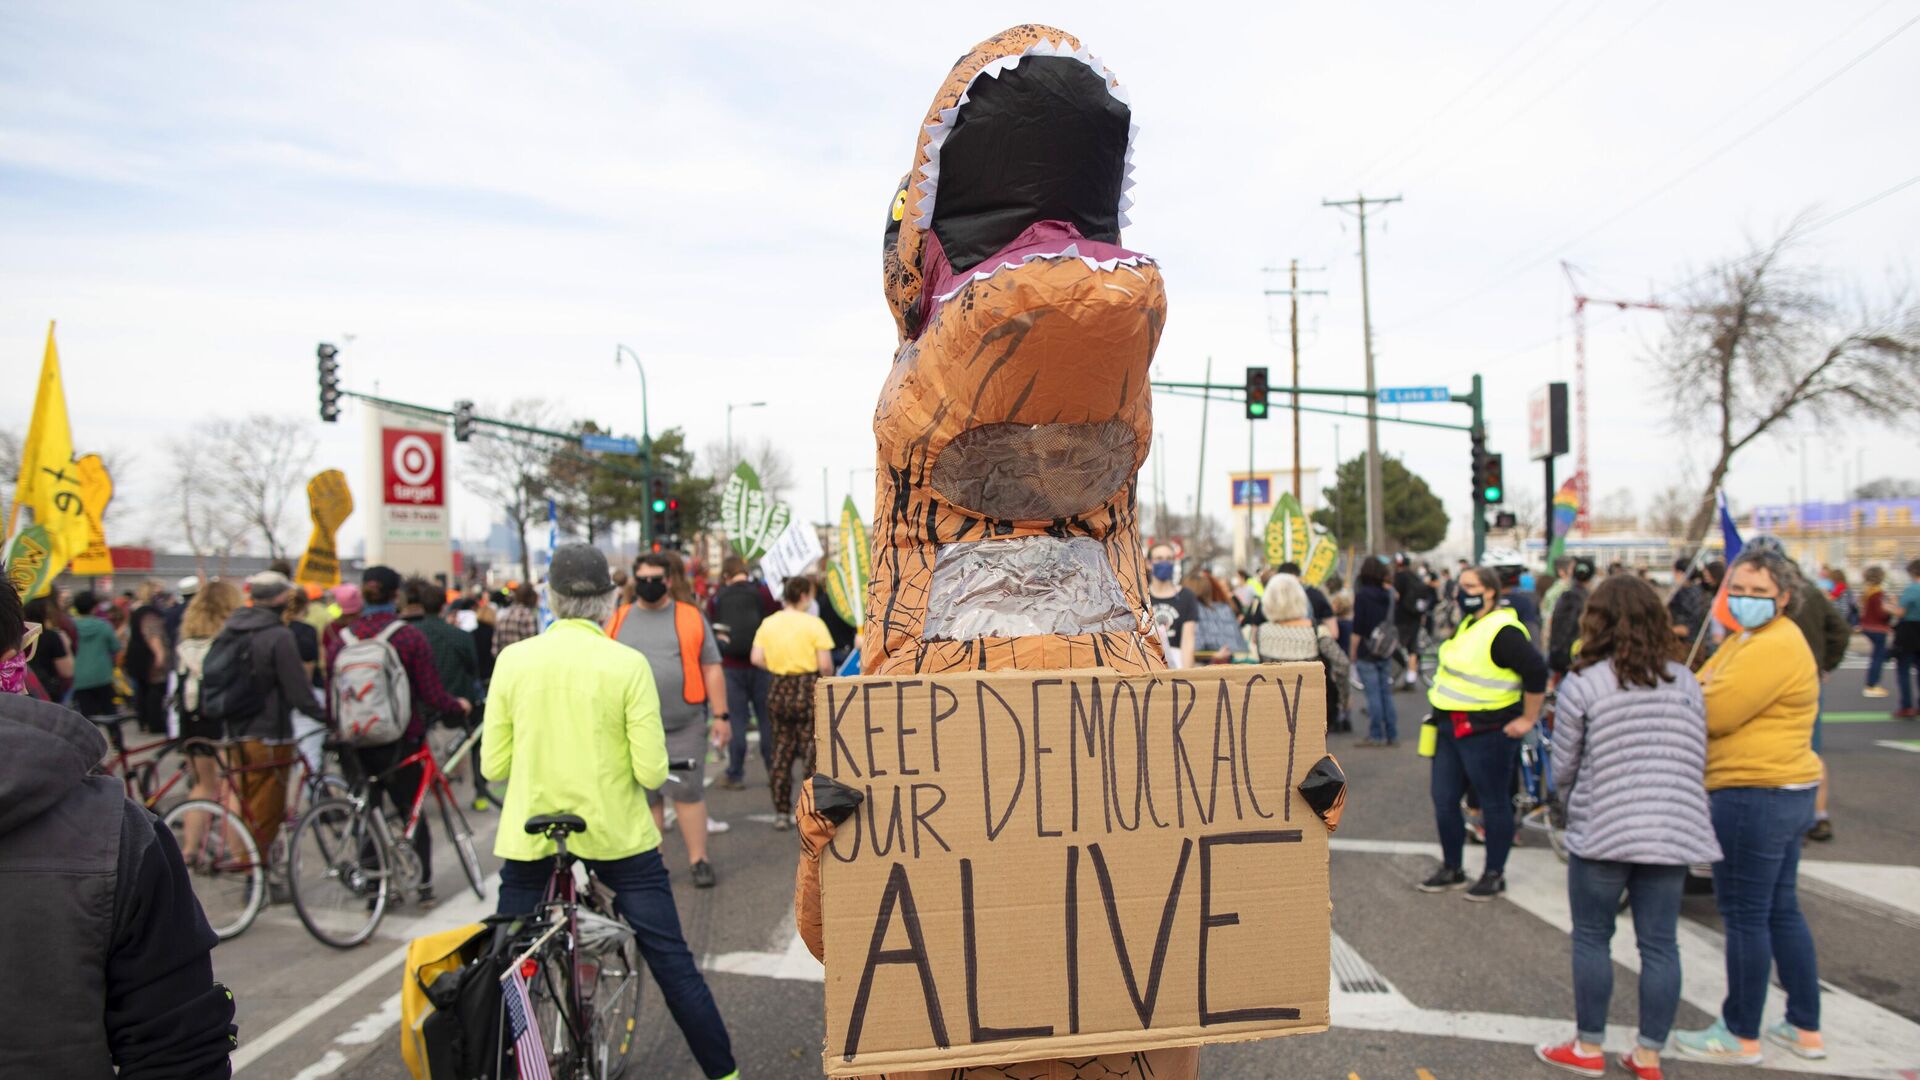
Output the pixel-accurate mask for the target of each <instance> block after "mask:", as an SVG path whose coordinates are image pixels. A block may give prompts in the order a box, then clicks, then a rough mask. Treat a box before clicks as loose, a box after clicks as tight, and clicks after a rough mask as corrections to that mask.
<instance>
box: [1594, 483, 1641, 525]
mask: <svg viewBox="0 0 1920 1080" xmlns="http://www.w3.org/2000/svg"><path fill="white" fill-rule="evenodd" d="M1635 517H1636V507H1635V501H1634V497H1633V492H1632V490H1631V489H1628V488H1616V489H1614V490H1613V491H1612V492H1610V493H1608V494H1606V495H1602V496H1601V497H1600V499H1599V501H1598V502H1597V503H1595V504H1594V508H1593V520H1594V524H1596V525H1601V526H1606V527H1609V528H1618V529H1631V528H1632V527H1633V523H1634V520H1635Z"/></svg>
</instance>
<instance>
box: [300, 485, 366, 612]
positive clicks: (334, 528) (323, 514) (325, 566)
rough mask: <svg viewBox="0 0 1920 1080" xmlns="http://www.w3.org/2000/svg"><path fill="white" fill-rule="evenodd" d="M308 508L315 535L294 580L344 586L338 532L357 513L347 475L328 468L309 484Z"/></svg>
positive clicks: (308, 545) (302, 558)
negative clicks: (335, 535)
mask: <svg viewBox="0 0 1920 1080" xmlns="http://www.w3.org/2000/svg"><path fill="white" fill-rule="evenodd" d="M307 508H308V509H307V512H308V516H310V517H311V518H313V536H312V537H311V538H309V539H308V540H307V552H306V554H304V555H302V556H300V566H299V567H298V568H297V569H296V570H295V571H294V573H293V576H294V580H295V581H297V582H299V583H300V584H302V585H318V586H320V587H321V588H323V589H326V588H332V587H333V586H335V585H338V584H340V553H339V551H338V550H336V549H335V547H334V533H336V532H338V531H339V529H340V525H341V523H342V522H344V521H346V520H347V518H348V517H350V516H351V515H352V514H353V493H352V492H350V491H348V490H347V475H346V474H345V473H343V472H341V471H340V470H339V469H328V470H327V471H326V472H323V473H321V474H320V475H318V476H316V477H314V478H313V479H311V480H309V481H307Z"/></svg>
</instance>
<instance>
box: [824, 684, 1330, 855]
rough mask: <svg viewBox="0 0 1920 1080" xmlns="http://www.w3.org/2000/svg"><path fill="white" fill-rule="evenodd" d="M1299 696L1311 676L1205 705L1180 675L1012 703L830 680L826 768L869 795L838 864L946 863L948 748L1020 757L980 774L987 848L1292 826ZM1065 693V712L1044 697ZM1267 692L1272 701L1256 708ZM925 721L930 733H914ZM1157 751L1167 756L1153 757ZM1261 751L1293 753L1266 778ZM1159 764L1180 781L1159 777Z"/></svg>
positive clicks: (968, 692)
mask: <svg viewBox="0 0 1920 1080" xmlns="http://www.w3.org/2000/svg"><path fill="white" fill-rule="evenodd" d="M1303 684H1304V676H1297V675H1296V676H1294V677H1292V678H1290V679H1284V680H1283V679H1276V678H1268V677H1267V676H1265V675H1255V676H1253V677H1252V678H1251V679H1249V680H1248V681H1247V682H1246V684H1245V685H1244V686H1241V687H1238V688H1236V687H1233V686H1230V685H1228V684H1226V683H1218V684H1216V685H1213V686H1206V687H1204V691H1205V692H1203V688H1202V687H1200V686H1196V685H1195V683H1194V682H1192V681H1190V680H1188V679H1183V678H1179V677H1160V678H1152V679H1147V680H1140V679H1137V678H1136V679H1121V678H1117V677H1116V678H1108V679H1105V680H1103V679H1102V678H1101V677H1100V676H1085V677H1076V678H1072V679H1067V678H1058V679H1038V680H1035V681H1034V682H1033V683H1032V684H1031V691H1030V693H1029V694H1025V695H1021V698H1020V699H1019V700H1009V699H1008V698H1007V697H1006V696H1005V695H1004V694H1003V693H1002V692H1001V691H1000V690H998V689H996V688H995V687H993V686H991V685H989V684H988V683H986V682H977V683H974V684H973V685H972V686H970V687H968V686H961V687H959V688H958V689H956V688H955V687H953V686H950V685H946V684H942V683H938V682H928V681H924V680H920V679H902V680H861V681H859V682H857V683H848V684H845V685H839V684H835V683H833V682H828V683H825V684H824V686H823V691H822V692H823V693H824V695H825V704H826V710H825V716H824V717H823V718H822V719H823V720H824V722H825V724H826V726H827V737H826V743H827V749H828V757H829V760H828V762H826V764H827V766H828V767H827V770H826V771H827V772H828V774H829V775H831V776H833V777H834V778H835V779H836V780H839V781H840V782H841V783H843V784H848V785H850V786H853V787H858V788H861V789H862V790H863V793H864V794H865V795H866V797H867V801H866V803H865V804H864V807H863V812H862V813H861V814H860V818H861V820H862V821H863V822H864V828H862V829H860V830H847V831H845V832H842V833H841V834H839V835H838V836H836V837H835V840H834V844H833V845H832V851H833V855H834V857H836V858H838V859H840V860H841V861H843V862H851V861H853V860H854V859H857V858H859V857H861V845H862V844H865V845H867V848H866V854H867V855H869V856H893V857H896V858H898V857H902V856H905V857H909V858H915V859H917V858H919V857H920V856H921V855H922V854H923V853H924V852H926V851H927V850H929V849H930V848H931V847H932V846H936V845H937V846H938V847H939V849H940V850H941V851H951V850H952V848H951V846H950V844H949V839H950V837H951V835H952V829H953V828H954V826H953V825H952V824H949V823H948V822H945V821H943V820H942V819H941V818H940V816H939V815H940V811H941V809H942V807H943V806H944V805H945V804H946V802H947V781H946V780H945V779H944V778H943V776H942V771H941V747H942V740H943V739H945V740H947V746H948V754H947V756H948V759H949V760H951V759H952V758H953V756H954V755H953V750H952V740H954V739H957V738H965V739H974V740H977V741H978V745H979V748H980V754H979V757H978V758H972V755H968V756H969V759H970V760H972V761H992V760H1005V758H1004V755H1005V754H1006V753H1007V751H1008V750H1012V751H1013V758H1012V760H1013V761H1017V763H1018V765H1017V767H1016V768H1014V769H1012V771H1011V772H1010V774H1009V773H1004V772H1003V773H1002V774H1001V775H996V774H995V771H994V770H987V769H980V770H979V774H978V776H977V777H970V778H969V780H968V782H973V783H978V784H979V785H980V789H981V790H980V794H981V802H982V805H983V806H984V809H985V820H984V822H983V823H982V824H983V825H984V832H983V833H981V834H978V835H983V836H984V837H985V839H986V840H988V841H995V840H998V839H1000V837H1001V835H1002V834H1003V833H1005V832H1006V830H1007V829H1009V828H1015V829H1031V835H1033V836H1037V837H1054V836H1066V835H1079V834H1084V833H1090V832H1093V831H1095V830H1098V831H1100V832H1104V833H1114V832H1133V831H1136V830H1138V829H1141V828H1143V827H1145V828H1155V829H1168V828H1186V827H1187V826H1188V822H1189V815H1191V816H1192V820H1193V821H1196V822H1198V823H1199V824H1201V825H1211V824H1213V823H1214V822H1215V821H1216V820H1220V819H1221V818H1220V815H1221V814H1223V813H1225V812H1227V810H1228V809H1229V807H1230V808H1231V813H1232V816H1233V819H1234V820H1236V821H1248V820H1256V819H1266V820H1271V819H1274V818H1276V817H1278V818H1281V819H1283V820H1292V817H1293V805H1292V804H1293V787H1292V785H1291V784H1289V783H1288V782H1287V778H1288V776H1290V775H1291V774H1292V773H1293V771H1294V750H1295V744H1296V742H1297V738H1298V728H1299V722H1300V698H1301V693H1302V691H1303V689H1304V685H1303ZM1059 694H1064V695H1065V697H1066V702H1065V705H1066V708H1064V709H1061V708H1059V707H1057V705H1056V704H1054V703H1053V702H1052V701H1050V700H1049V699H1051V698H1053V697H1054V696H1055V695H1059ZM1260 695H1265V696H1267V697H1268V699H1269V700H1268V701H1265V702H1261V701H1257V700H1256V698H1257V697H1258V696H1260ZM916 697H917V698H919V699H920V700H918V701H914V700H912V698H916ZM1203 698H1204V699H1205V700H1203ZM876 701H878V702H879V703H880V704H881V705H882V707H881V709H880V710H879V713H878V717H879V719H878V722H877V723H876V710H875V708H874V706H875V704H876ZM1276 702H1277V703H1278V709H1274V704H1275V703H1276ZM1255 712H1266V713H1267V714H1268V715H1274V714H1275V713H1277V714H1278V715H1282V716H1284V717H1285V718H1286V724H1285V727H1284V729H1279V728H1276V727H1275V726H1274V725H1272V724H1264V725H1263V724H1259V723H1254V722H1250V718H1251V716H1252V714H1254V713H1255ZM889 718H891V722H889ZM916 723H924V725H925V726H924V728H922V727H916V726H910V725H913V724H916ZM1154 739H1158V740H1160V741H1161V742H1162V743H1163V745H1162V746H1160V747H1158V748H1156V747H1154V746H1152V745H1151V743H1150V740H1154ZM1255 739H1274V740H1280V741H1282V742H1284V744H1285V746H1286V748H1287V756H1286V771H1285V772H1283V773H1277V774H1276V775H1272V776H1261V775H1257V774H1256V766H1255V765H1254V756H1255V755H1254V754H1253V753H1252V752H1251V745H1252V743H1251V740H1255ZM1156 761H1159V762H1163V763H1164V769H1165V771H1167V772H1170V774H1171V776H1170V778H1168V777H1165V776H1156V775H1155V774H1154V768H1155V764H1154V763H1155V762H1156ZM1063 781H1064V783H1063ZM1169 783H1171V793H1170V797H1169V794H1168V784H1169ZM1096 785H1097V786H1096ZM1156 792H1159V793H1160V794H1159V795H1158V796H1156V794H1155V793H1156ZM876 799H878V802H877V803H876ZM943 830H947V831H946V832H943ZM969 832H971V830H970V829H969ZM849 833H850V834H851V835H849Z"/></svg>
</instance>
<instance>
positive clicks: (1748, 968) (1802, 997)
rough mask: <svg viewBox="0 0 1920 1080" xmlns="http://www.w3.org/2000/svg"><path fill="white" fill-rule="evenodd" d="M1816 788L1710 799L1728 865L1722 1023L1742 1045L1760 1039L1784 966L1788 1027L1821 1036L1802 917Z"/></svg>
mask: <svg viewBox="0 0 1920 1080" xmlns="http://www.w3.org/2000/svg"><path fill="white" fill-rule="evenodd" d="M1813 796H1814V791H1813V789H1812V788H1807V789H1804V790H1801V791H1788V790H1786V789H1783V788H1722V789H1721V790H1719V791H1715V792H1712V793H1710V794H1709V795H1708V799H1709V800H1710V801H1711V803H1712V808H1713V831H1714V835H1716V836H1718V837H1719V838H1720V850H1721V852H1722V853H1723V855H1724V857H1723V858H1722V859H1721V860H1720V861H1719V862H1717V863H1715V864H1714V865H1713V894H1714V902H1715V903H1716V904H1717V905H1718V906H1719V908H1720V920H1721V922H1722V923H1724V924H1725V926H1726V932H1727V999H1726V1001H1724V1002H1722V1003H1721V1005H1720V1016H1721V1018H1722V1019H1724V1020H1725V1021H1726V1022H1727V1030H1728V1031H1731V1032H1733V1033H1734V1034H1735V1035H1738V1036H1739V1037H1741V1038H1743V1039H1757V1038H1759V1037H1760V1011H1761V1007H1762V1006H1764V1005H1765V1004H1766V1001H1767V977H1768V975H1769V973H1771V972H1772V970H1773V968H1774V967H1775V966H1776V965H1777V966H1778V967H1779V969H1780V985H1782V986H1784V987H1786V990H1787V1022H1788V1023H1790V1024H1792V1025H1793V1026H1794V1027H1797V1028H1801V1029H1804V1030H1806V1031H1818V1030H1820V972H1819V965H1818V962H1817V961H1816V960H1815V958H1814V951H1813V934H1812V933H1811V932H1810V931H1809V930H1808V929H1807V920H1806V917H1805V916H1803V915H1802V914H1800V894H1799V888H1798V884H1797V880H1798V878H1799V873H1800V838H1801V837H1802V836H1804V835H1806V832H1807V830H1808V829H1810V828H1812V827H1813Z"/></svg>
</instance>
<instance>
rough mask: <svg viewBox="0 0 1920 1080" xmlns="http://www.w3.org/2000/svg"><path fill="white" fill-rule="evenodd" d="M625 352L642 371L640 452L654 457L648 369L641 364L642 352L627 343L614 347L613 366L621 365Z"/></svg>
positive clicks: (636, 368) (648, 457) (649, 457)
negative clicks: (648, 417) (650, 424)
mask: <svg viewBox="0 0 1920 1080" xmlns="http://www.w3.org/2000/svg"><path fill="white" fill-rule="evenodd" d="M622 354H625V355H626V357H627V358H628V359H629V360H632V361H633V370H635V371H637V372H639V373H640V452H641V453H643V454H645V455H647V459H648V460H649V461H651V460H652V459H653V432H652V431H651V430H650V429H649V428H648V426H647V369H646V368H644V367H642V366H640V354H639V353H637V352H634V351H633V350H632V349H629V348H627V347H626V346H625V345H615V346H614V347H613V366H614V367H619V366H620V357H621V355H622Z"/></svg>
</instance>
